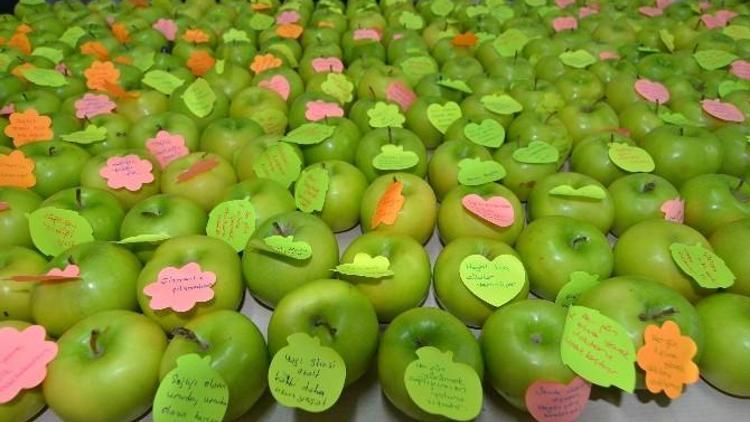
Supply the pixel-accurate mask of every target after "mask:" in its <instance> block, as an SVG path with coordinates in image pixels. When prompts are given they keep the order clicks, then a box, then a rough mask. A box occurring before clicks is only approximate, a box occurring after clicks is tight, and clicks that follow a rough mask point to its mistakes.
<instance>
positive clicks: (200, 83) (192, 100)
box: [182, 78, 216, 117]
mask: <svg viewBox="0 0 750 422" xmlns="http://www.w3.org/2000/svg"><path fill="white" fill-rule="evenodd" d="M182 100H183V101H184V102H185V105H186V106H187V108H188V110H190V112H191V113H193V114H195V115H196V116H198V117H206V116H208V115H209V114H211V111H212V110H213V109H214V103H215V102H216V94H215V93H214V90H213V89H211V85H209V83H208V81H206V80H205V79H203V78H198V79H196V80H195V81H193V83H192V84H190V86H189V87H187V89H186V90H185V92H183V93H182Z"/></svg>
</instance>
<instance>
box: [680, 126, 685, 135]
mask: <svg viewBox="0 0 750 422" xmlns="http://www.w3.org/2000/svg"><path fill="white" fill-rule="evenodd" d="M680 136H685V128H684V127H680Z"/></svg>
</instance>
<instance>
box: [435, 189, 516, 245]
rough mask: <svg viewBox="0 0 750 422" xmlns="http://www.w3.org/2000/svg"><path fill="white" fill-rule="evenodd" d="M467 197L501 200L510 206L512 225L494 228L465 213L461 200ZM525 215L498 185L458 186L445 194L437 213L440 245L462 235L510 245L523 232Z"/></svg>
mask: <svg viewBox="0 0 750 422" xmlns="http://www.w3.org/2000/svg"><path fill="white" fill-rule="evenodd" d="M470 194H476V195H479V196H481V197H482V198H484V199H490V198H493V197H498V196H499V197H502V198H505V199H506V200H507V201H508V202H510V204H511V206H512V207H513V224H511V225H510V226H508V227H500V226H496V225H495V224H493V223H490V222H488V221H486V220H484V219H482V218H481V217H479V216H476V215H474V214H473V213H471V212H470V211H468V210H467V209H466V208H465V207H464V206H463V203H462V202H461V200H462V199H463V198H464V197H465V196H466V195H470ZM525 221H526V212H525V211H524V207H523V205H522V204H521V201H519V200H518V198H517V197H516V195H515V194H514V193H513V192H512V191H511V190H510V189H508V188H506V187H505V186H503V185H500V184H498V183H485V184H483V185H479V186H463V185H458V186H456V187H454V188H453V189H451V190H450V191H448V194H447V195H445V197H444V198H443V202H442V203H441V204H440V209H439V210H438V233H439V234H440V240H442V241H443V243H449V242H452V241H453V240H455V239H458V238H461V237H465V236H481V237H487V238H491V239H496V240H502V241H503V242H505V243H507V244H509V245H513V244H514V243H516V239H517V238H518V235H519V234H520V233H521V230H523V226H524V223H525Z"/></svg>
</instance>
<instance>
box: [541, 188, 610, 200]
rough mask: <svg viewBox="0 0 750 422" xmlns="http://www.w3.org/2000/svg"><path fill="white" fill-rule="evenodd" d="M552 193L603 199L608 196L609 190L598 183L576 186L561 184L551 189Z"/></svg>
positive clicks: (571, 196) (550, 192)
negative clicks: (597, 184)
mask: <svg viewBox="0 0 750 422" xmlns="http://www.w3.org/2000/svg"><path fill="white" fill-rule="evenodd" d="M549 194H550V195H556V196H564V197H568V198H586V199H596V200H602V199H604V198H606V197H607V192H606V191H605V190H604V189H603V188H601V187H599V186H596V185H586V186H581V187H580V188H574V187H573V186H570V185H559V186H555V187H554V188H552V189H550V190H549Z"/></svg>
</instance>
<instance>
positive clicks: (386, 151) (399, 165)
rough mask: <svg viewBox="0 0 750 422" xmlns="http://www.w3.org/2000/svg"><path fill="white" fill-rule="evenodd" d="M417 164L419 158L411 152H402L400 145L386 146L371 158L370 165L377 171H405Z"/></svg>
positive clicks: (402, 148)
mask: <svg viewBox="0 0 750 422" xmlns="http://www.w3.org/2000/svg"><path fill="white" fill-rule="evenodd" d="M417 164H419V156H418V155H417V154H416V153H415V152H413V151H404V147H403V146H401V145H392V144H386V145H383V146H381V147H380V153H379V154H378V155H376V156H375V157H373V159H372V165H373V167H375V168H376V169H378V170H384V171H393V170H406V169H409V168H412V167H414V166H416V165H417Z"/></svg>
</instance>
